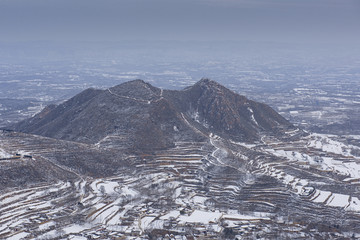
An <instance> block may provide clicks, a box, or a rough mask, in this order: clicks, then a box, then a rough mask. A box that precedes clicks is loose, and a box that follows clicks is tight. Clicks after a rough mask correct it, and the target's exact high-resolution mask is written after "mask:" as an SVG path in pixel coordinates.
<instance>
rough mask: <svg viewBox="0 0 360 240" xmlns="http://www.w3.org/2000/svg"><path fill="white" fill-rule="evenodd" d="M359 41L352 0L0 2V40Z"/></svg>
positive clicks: (357, 3)
mask: <svg viewBox="0 0 360 240" xmlns="http://www.w3.org/2000/svg"><path fill="white" fill-rule="evenodd" d="M124 39H130V40H132V39H144V40H255V41H280V42H299V43H302V42H305V43H308V42H330V43H341V44H342V43H345V44H346V43H358V42H359V43H360V0H0V41H16V40H18V41H28V40H90V41H93V40H94V41H98V40H106V41H108V40H110V41H117V40H124Z"/></svg>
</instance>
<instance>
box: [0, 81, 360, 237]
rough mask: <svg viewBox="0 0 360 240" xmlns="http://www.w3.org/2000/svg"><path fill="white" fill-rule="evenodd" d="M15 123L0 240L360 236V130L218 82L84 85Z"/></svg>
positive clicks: (1, 184) (8, 137)
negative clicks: (302, 119) (290, 112)
mask: <svg viewBox="0 0 360 240" xmlns="http://www.w3.org/2000/svg"><path fill="white" fill-rule="evenodd" d="M13 129H15V130H16V131H23V132H25V133H20V132H14V131H10V130H6V131H5V130H4V131H2V132H1V133H0V143H1V145H0V157H1V160H0V189H1V194H0V203H1V205H0V238H2V239H3V238H4V239H22V238H23V239H89V238H90V239H194V238H195V239H235V238H237V239H256V238H260V239H261V238H262V239H299V238H305V239H333V238H342V239H351V238H358V237H360V228H359V226H360V225H359V222H360V196H359V188H358V186H359V183H360V182H359V180H360V146H359V145H360V144H359V139H360V137H359V136H342V137H341V136H335V135H321V134H313V133H306V132H304V131H302V130H300V129H297V128H296V127H294V126H293V125H291V124H290V123H289V122H288V121H286V120H285V119H284V118H282V117H281V116H280V115H279V114H277V113H276V112H275V111H274V110H272V109H271V108H270V107H268V106H267V105H265V104H261V103H257V102H253V101H251V100H248V99H247V98H245V97H243V96H239V95H237V94H236V93H233V92H231V91H230V90H228V89H226V88H224V87H223V86H221V85H219V84H218V83H216V82H214V81H210V80H207V79H203V80H201V81H200V82H198V83H196V84H195V85H193V86H191V87H188V88H185V89H184V90H182V91H170V90H162V89H159V88H155V87H153V86H151V85H150V84H148V83H145V82H143V81H140V80H137V81H132V82H128V83H124V84H121V85H118V86H115V87H113V88H110V89H108V90H104V91H100V90H93V89H92V90H86V91H85V92H83V93H81V94H79V95H77V96H75V97H74V98H72V99H70V100H69V101H67V102H64V103H63V104H60V105H59V106H49V107H47V108H45V109H44V110H43V111H42V112H41V113H39V114H38V115H36V116H35V117H33V118H31V119H28V120H25V121H23V122H20V123H18V124H17V125H15V126H13ZM35 134H36V135H35Z"/></svg>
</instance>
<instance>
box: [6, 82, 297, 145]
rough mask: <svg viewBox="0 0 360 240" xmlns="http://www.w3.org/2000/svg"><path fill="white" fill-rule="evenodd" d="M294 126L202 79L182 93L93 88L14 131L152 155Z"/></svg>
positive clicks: (139, 86)
mask: <svg viewBox="0 0 360 240" xmlns="http://www.w3.org/2000/svg"><path fill="white" fill-rule="evenodd" d="M289 128H293V126H292V125H291V124H290V123H289V122H288V121H286V120H285V119H284V118H283V117H281V116H280V115H279V114H277V113H276V112H275V111H274V110H272V109H271V108H270V107H269V106H267V105H265V104H261V103H257V102H254V101H250V100H248V99H247V98H245V97H244V96H240V95H238V94H236V93H234V92H232V91H230V90H228V89H226V88H225V87H223V86H221V85H220V84H218V83H216V82H214V81H210V80H207V79H203V80H201V81H199V82H198V83H196V84H195V85H193V86H191V87H188V88H186V89H184V90H182V91H169V90H162V89H159V88H156V87H153V86H151V85H150V84H148V83H145V82H144V81H142V80H135V81H130V82H126V83H123V84H120V85H117V86H115V87H112V88H109V89H107V90H94V89H88V90H85V91H84V92H82V93H80V94H78V95H76V96H75V97H73V98H72V99H70V100H68V101H66V102H64V103H63V104H60V105H59V106H56V107H55V106H49V107H47V108H45V109H44V110H43V111H42V112H41V113H39V114H38V115H36V116H35V117H33V118H31V119H28V120H25V121H23V122H20V123H18V124H16V125H15V126H14V127H13V129H14V130H16V131H21V132H25V133H32V134H38V135H42V136H46V137H52V138H57V139H63V140H70V141H77V142H83V143H91V144H95V143H97V144H99V145H102V146H106V147H116V148H123V149H130V150H134V151H153V150H156V149H163V148H167V147H171V146H173V144H174V142H175V141H189V140H191V141H194V140H195V141H198V140H201V139H204V138H207V136H209V134H210V133H211V132H213V133H216V134H219V135H226V136H229V137H231V138H232V139H235V140H243V141H255V140H258V139H259V137H260V135H261V134H262V133H265V134H271V135H277V134H279V133H281V134H283V131H280V130H284V129H289Z"/></svg>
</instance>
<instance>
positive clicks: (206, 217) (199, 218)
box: [179, 210, 223, 224]
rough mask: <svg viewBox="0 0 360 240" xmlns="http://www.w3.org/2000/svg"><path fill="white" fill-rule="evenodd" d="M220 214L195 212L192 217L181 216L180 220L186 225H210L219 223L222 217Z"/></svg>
mask: <svg viewBox="0 0 360 240" xmlns="http://www.w3.org/2000/svg"><path fill="white" fill-rule="evenodd" d="M222 215H223V214H222V213H220V212H206V211H201V210H195V211H194V212H193V213H192V214H191V215H190V216H180V217H179V220H180V221H181V222H184V223H204V224H207V223H210V222H217V221H219V219H220V218H221V217H222Z"/></svg>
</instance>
